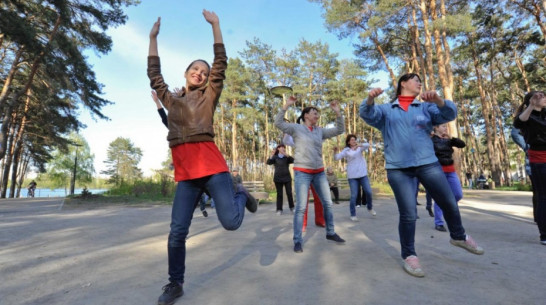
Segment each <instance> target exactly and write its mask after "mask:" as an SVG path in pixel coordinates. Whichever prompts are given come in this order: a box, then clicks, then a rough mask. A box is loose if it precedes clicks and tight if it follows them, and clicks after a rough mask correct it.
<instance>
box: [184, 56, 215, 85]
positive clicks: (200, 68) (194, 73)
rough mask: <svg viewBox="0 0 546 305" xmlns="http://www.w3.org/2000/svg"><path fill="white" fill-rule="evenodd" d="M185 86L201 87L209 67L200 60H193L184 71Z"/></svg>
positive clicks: (205, 79) (207, 75) (206, 77)
mask: <svg viewBox="0 0 546 305" xmlns="http://www.w3.org/2000/svg"><path fill="white" fill-rule="evenodd" d="M184 77H186V85H187V87H190V86H191V87H201V86H203V85H204V84H206V83H207V80H208V78H209V67H208V66H207V65H206V64H205V63H204V62H202V61H196V62H194V63H193V64H192V65H191V67H190V68H189V69H188V71H186V73H184Z"/></svg>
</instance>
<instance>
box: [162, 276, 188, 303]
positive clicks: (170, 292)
mask: <svg viewBox="0 0 546 305" xmlns="http://www.w3.org/2000/svg"><path fill="white" fill-rule="evenodd" d="M183 295H184V289H182V285H180V284H178V283H174V282H170V283H169V284H167V285H165V286H163V294H162V295H160V296H159V299H158V300H157V305H172V304H174V302H175V301H176V299H178V298H179V297H181V296H183Z"/></svg>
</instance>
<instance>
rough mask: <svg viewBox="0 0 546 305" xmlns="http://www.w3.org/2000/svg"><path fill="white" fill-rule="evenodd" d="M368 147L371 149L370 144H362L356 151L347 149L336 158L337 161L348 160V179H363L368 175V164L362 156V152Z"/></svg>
mask: <svg viewBox="0 0 546 305" xmlns="http://www.w3.org/2000/svg"><path fill="white" fill-rule="evenodd" d="M368 147H370V144H368V143H364V144H361V145H359V146H357V147H356V149H351V148H349V147H345V148H344V149H343V150H342V151H341V152H340V153H339V154H336V155H335V156H334V159H335V160H341V159H343V158H345V159H347V179H356V178H362V177H364V176H367V175H368V164H367V163H366V159H364V156H363V155H362V152H363V151H365V150H367V149H368Z"/></svg>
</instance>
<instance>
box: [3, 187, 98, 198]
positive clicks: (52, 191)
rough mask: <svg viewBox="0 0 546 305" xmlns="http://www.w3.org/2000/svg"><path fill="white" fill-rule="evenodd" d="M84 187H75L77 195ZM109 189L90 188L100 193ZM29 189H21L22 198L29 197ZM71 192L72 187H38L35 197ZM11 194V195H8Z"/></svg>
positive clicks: (60, 195) (94, 192)
mask: <svg viewBox="0 0 546 305" xmlns="http://www.w3.org/2000/svg"><path fill="white" fill-rule="evenodd" d="M82 190H83V189H82V188H76V189H74V194H75V195H80V194H81V193H82ZM107 190H108V189H88V191H89V192H91V193H92V194H100V193H104V192H106V191H107ZM27 193H28V190H27V189H26V188H24V189H21V198H26V197H27ZM8 194H9V190H8ZM68 194H70V189H41V188H37V189H36V190H35V191H34V197H66V196H68ZM8 196H9V195H8Z"/></svg>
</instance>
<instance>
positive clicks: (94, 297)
mask: <svg viewBox="0 0 546 305" xmlns="http://www.w3.org/2000/svg"><path fill="white" fill-rule="evenodd" d="M530 196H531V195H530V193H526V192H498V191H482V192H481V193H480V192H478V191H472V192H469V193H465V198H464V199H463V200H462V201H461V202H460V209H461V214H462V216H463V224H464V226H465V228H466V231H467V232H468V233H470V234H471V235H472V236H473V237H474V238H475V239H476V240H477V241H478V242H479V243H480V245H482V246H483V247H484V248H485V255H482V256H477V255H473V254H470V253H468V252H466V251H465V250H463V249H460V248H457V247H454V246H452V245H450V244H449V235H448V233H442V232H438V231H436V230H434V224H433V218H430V217H429V216H428V214H427V213H426V211H425V210H424V206H419V207H418V208H419V214H420V216H421V219H420V220H418V223H417V233H416V249H417V253H418V255H419V258H420V260H421V264H422V265H423V269H424V271H425V272H426V276H425V277H424V278H414V277H412V276H410V275H408V274H406V273H405V272H404V271H403V270H402V267H401V266H402V262H401V258H400V245H399V241H398V230H397V226H398V212H397V208H396V204H395V202H394V200H393V199H392V198H387V197H384V198H376V199H375V201H374V204H375V210H376V211H377V216H376V217H372V216H371V215H369V214H368V213H367V212H366V210H365V209H359V210H358V211H357V213H358V214H357V215H358V217H359V218H360V221H359V222H351V221H350V219H349V208H348V202H342V203H341V204H340V205H335V206H334V219H335V225H336V231H337V233H339V234H340V235H341V236H342V237H343V238H345V239H346V240H347V243H346V244H345V245H336V244H332V243H328V242H327V241H326V239H325V231H324V229H323V228H319V227H316V226H315V225H314V224H313V222H311V225H310V226H309V228H308V230H307V233H306V234H305V236H304V242H305V243H304V252H303V253H302V254H296V253H294V252H293V250H292V248H293V243H292V222H293V221H292V215H290V214H289V213H286V214H284V215H281V216H277V215H275V211H274V210H275V206H274V204H262V205H260V208H259V210H258V212H257V213H256V214H250V213H247V214H246V216H245V221H244V223H243V225H242V226H241V228H240V229H239V230H237V231H235V232H228V231H225V230H224V229H223V228H221V226H220V224H219V222H218V220H217V219H216V214H215V211H214V210H211V209H208V212H209V217H208V218H205V217H203V216H202V215H201V213H200V211H199V210H197V211H196V212H195V215H194V219H193V223H192V227H191V231H190V236H189V239H188V241H187V247H188V255H187V260H186V266H187V268H186V283H185V285H184V289H185V293H186V294H185V295H184V296H183V297H182V298H180V299H179V300H178V302H177V303H176V304H192V305H196V304H197V305H199V304H249V305H250V304H252V305H270V304H289V305H292V304H294V305H305V304H309V305H311V304H313V305H314V304H318V305H322V304H324V305H326V304H337V305H342V304H343V305H344V304H349V305H350V304H457V305H460V304H546V297H545V295H544V287H545V286H544V279H545V278H546V247H545V246H543V245H540V243H539V239H538V237H539V236H538V232H537V231H538V230H537V228H536V225H535V224H534V223H533V221H532V215H531V213H532V210H531V204H530V202H531V197H530ZM419 201H420V202H422V203H424V201H425V200H424V198H420V200H419ZM310 213H311V215H312V214H314V213H313V210H312V209H311V211H310ZM169 219H170V207H169V206H140V207H126V206H108V207H103V208H100V209H99V208H96V207H95V208H89V207H76V208H75V207H70V206H66V205H64V206H63V205H62V199H39V198H34V199H16V200H13V199H11V200H9V199H3V200H0V275H1V281H0V304H2V305H4V304H5V305H12V304H35V305H46V304H47V305H51V304H71V305H76V304H90V305H91V304H92V305H97V304H156V300H157V297H158V296H159V295H160V294H161V287H162V286H163V285H164V284H166V283H167V253H166V252H167V251H166V250H167V248H166V240H167V235H168V232H169Z"/></svg>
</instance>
